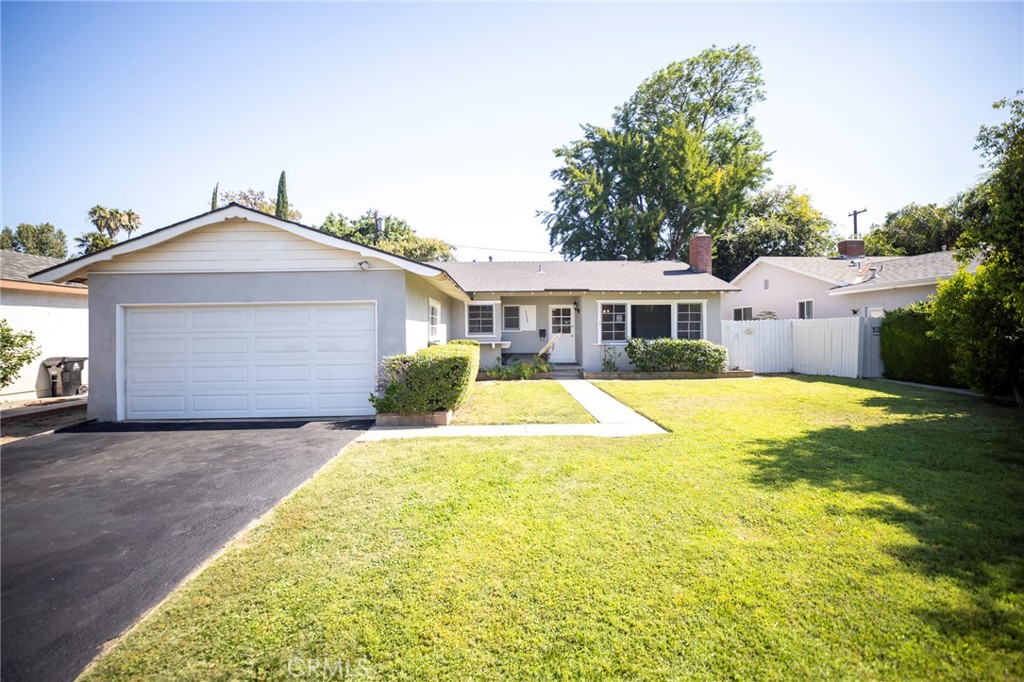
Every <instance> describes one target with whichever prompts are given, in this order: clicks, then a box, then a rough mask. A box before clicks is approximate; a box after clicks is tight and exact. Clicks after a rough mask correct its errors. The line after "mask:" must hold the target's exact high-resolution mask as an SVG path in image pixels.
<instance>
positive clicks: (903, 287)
mask: <svg viewBox="0 0 1024 682" xmlns="http://www.w3.org/2000/svg"><path fill="white" fill-rule="evenodd" d="M839 246H840V254H841V255H840V256H839V257H838V258H825V257H802V256H762V257H760V258H758V259H757V260H755V261H754V262H753V263H751V264H750V265H749V266H748V267H747V268H746V269H745V270H744V271H743V272H741V273H740V274H739V275H737V276H736V277H735V278H734V279H733V280H732V283H733V284H734V285H735V286H737V287H740V288H741V289H742V291H739V292H737V293H730V294H727V295H725V296H723V298H722V319H724V320H749V319H752V318H755V317H757V316H758V315H760V314H763V313H767V312H771V313H774V314H775V316H776V317H778V318H780V319H790V318H793V319H805V318H823V317H849V316H851V315H854V316H866V317H872V316H874V317H878V316H881V315H884V314H885V311H886V310H895V309H896V308H902V307H903V306H906V305H909V304H911V303H913V302H915V301H925V300H928V298H930V297H931V296H934V295H935V292H936V290H937V287H938V283H939V282H941V281H943V280H946V279H949V278H950V277H952V276H953V275H954V274H955V273H956V271H957V270H958V269H959V267H960V263H959V262H958V261H957V260H956V258H955V255H954V253H953V252H951V251H940V252H937V253H926V254H922V255H920V256H864V242H863V241H862V240H854V239H848V240H845V241H842V242H840V243H839ZM976 268H977V263H976V262H974V263H971V264H970V265H968V267H967V269H968V270H970V271H972V272H973V271H974V270H975V269H976Z"/></svg>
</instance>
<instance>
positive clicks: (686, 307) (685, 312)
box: [676, 303, 750, 339]
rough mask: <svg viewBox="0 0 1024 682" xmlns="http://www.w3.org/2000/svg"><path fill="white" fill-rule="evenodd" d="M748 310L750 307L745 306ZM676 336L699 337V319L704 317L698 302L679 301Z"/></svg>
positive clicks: (684, 337)
mask: <svg viewBox="0 0 1024 682" xmlns="http://www.w3.org/2000/svg"><path fill="white" fill-rule="evenodd" d="M747 310H750V308H747ZM676 315H677V318H676V338H677V339H701V338H703V334H702V330H701V319H702V318H703V317H704V315H703V311H702V310H701V304H700V303H680V304H678V306H677V312H676Z"/></svg>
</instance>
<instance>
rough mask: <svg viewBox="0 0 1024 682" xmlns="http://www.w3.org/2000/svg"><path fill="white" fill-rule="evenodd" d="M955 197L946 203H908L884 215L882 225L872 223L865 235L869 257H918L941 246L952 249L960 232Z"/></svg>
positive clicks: (961, 225)
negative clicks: (941, 204) (940, 204)
mask: <svg viewBox="0 0 1024 682" xmlns="http://www.w3.org/2000/svg"><path fill="white" fill-rule="evenodd" d="M956 202H957V200H955V199H954V200H953V201H952V202H950V204H949V205H947V206H939V205H937V204H924V205H922V204H913V203H911V204H907V205H906V206H904V207H903V208H900V209H898V210H896V211H893V212H891V213H888V214H886V216H885V222H884V223H883V224H882V225H873V226H872V227H871V230H870V231H869V232H868V233H867V234H866V235H865V236H864V251H865V253H866V254H867V255H869V256H917V255H920V254H922V253H933V252H935V251H941V250H942V249H943V248H947V249H952V248H953V245H954V244H956V240H957V238H959V236H960V233H961V232H962V231H963V223H962V221H961V220H960V216H959V215H958V213H957V208H956Z"/></svg>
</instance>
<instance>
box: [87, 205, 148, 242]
mask: <svg viewBox="0 0 1024 682" xmlns="http://www.w3.org/2000/svg"><path fill="white" fill-rule="evenodd" d="M89 222H91V223H92V224H93V226H94V227H95V228H96V231H97V232H99V233H100V234H103V235H106V236H107V237H109V238H110V239H111V240H116V239H117V236H118V235H119V234H121V233H122V232H124V233H125V234H126V235H127V236H128V237H131V236H132V232H135V230H137V229H139V226H140V225H141V224H142V219H141V218H140V217H139V214H138V213H136V212H135V211H132V210H122V209H119V208H107V207H106V206H100V205H96V206H93V207H92V208H90V209H89Z"/></svg>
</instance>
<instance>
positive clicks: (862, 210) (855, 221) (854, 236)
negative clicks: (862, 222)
mask: <svg viewBox="0 0 1024 682" xmlns="http://www.w3.org/2000/svg"><path fill="white" fill-rule="evenodd" d="M867 212H868V210H867V209H866V208H862V209H861V210H859V211H854V212H853V213H850V214H849V215H848V216H847V217H849V216H853V238H854V239H856V238H857V216H858V215H859V214H861V213H867Z"/></svg>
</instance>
